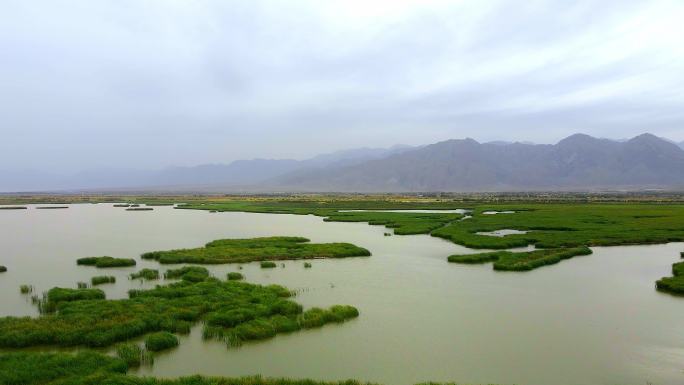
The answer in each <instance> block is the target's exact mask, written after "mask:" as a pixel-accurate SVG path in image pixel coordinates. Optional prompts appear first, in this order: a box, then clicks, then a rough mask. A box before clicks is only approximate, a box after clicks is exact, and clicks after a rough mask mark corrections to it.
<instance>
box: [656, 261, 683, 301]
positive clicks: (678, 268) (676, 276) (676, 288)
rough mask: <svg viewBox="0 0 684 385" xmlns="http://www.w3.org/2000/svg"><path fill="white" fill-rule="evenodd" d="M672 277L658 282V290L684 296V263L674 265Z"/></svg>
mask: <svg viewBox="0 0 684 385" xmlns="http://www.w3.org/2000/svg"><path fill="white" fill-rule="evenodd" d="M672 275H673V276H672V277H663V278H661V279H659V280H658V281H656V288H657V289H658V290H660V291H664V292H667V293H672V294H680V295H684V262H677V263H675V264H673V265H672Z"/></svg>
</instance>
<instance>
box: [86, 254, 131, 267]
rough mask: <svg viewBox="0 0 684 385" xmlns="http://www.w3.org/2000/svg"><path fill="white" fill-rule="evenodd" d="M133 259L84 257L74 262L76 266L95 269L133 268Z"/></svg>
mask: <svg viewBox="0 0 684 385" xmlns="http://www.w3.org/2000/svg"><path fill="white" fill-rule="evenodd" d="M135 263H136V262H135V259H132V258H114V257H108V256H104V257H85V258H79V259H77V260H76V264H77V265H84V266H95V267H100V268H104V267H125V266H135Z"/></svg>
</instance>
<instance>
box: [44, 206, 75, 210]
mask: <svg viewBox="0 0 684 385" xmlns="http://www.w3.org/2000/svg"><path fill="white" fill-rule="evenodd" d="M68 208H69V206H40V207H36V209H39V210H57V209H68Z"/></svg>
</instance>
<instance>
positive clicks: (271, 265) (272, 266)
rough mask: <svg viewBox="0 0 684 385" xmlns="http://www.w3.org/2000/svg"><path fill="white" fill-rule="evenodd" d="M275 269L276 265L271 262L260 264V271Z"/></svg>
mask: <svg viewBox="0 0 684 385" xmlns="http://www.w3.org/2000/svg"><path fill="white" fill-rule="evenodd" d="M274 267H276V263H275V262H273V261H263V262H261V268H262V269H273V268H274Z"/></svg>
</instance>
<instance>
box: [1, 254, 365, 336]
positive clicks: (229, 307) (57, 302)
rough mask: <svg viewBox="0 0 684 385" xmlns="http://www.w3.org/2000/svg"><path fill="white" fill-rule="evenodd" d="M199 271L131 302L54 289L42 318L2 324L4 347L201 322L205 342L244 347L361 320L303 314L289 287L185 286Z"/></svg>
mask: <svg viewBox="0 0 684 385" xmlns="http://www.w3.org/2000/svg"><path fill="white" fill-rule="evenodd" d="M194 268H196V267H195V266H188V267H187V268H181V269H177V270H178V271H181V270H183V271H185V274H182V275H180V277H182V278H183V280H182V281H180V282H176V283H172V284H170V285H167V286H157V287H156V288H154V289H149V290H131V291H129V299H117V300H106V299H105V294H104V292H103V291H102V290H100V289H66V288H53V289H51V290H50V291H49V292H48V293H47V294H46V295H45V296H44V299H43V301H41V304H40V307H41V316H39V317H37V318H32V317H2V318H0V347H5V348H22V347H31V346H42V345H57V346H78V345H84V346H89V347H104V346H109V345H112V344H115V343H117V342H122V341H126V340H129V339H132V338H135V337H138V336H142V335H145V334H148V333H154V332H160V331H165V332H169V333H189V332H190V327H191V326H192V324H194V323H197V322H199V321H204V322H205V331H204V336H205V338H219V339H223V340H225V341H226V342H227V343H229V345H237V344H239V343H241V342H242V341H246V340H251V339H261V338H268V337H272V336H274V335H275V334H277V333H282V332H291V331H295V330H299V329H306V328H311V327H318V326H322V325H323V324H325V323H329V322H342V321H345V320H347V319H351V318H355V317H357V316H358V310H356V309H355V308H353V307H352V306H333V307H331V308H330V309H328V310H324V309H309V310H307V311H303V309H302V306H301V305H299V304H298V303H296V302H293V301H291V300H289V299H288V297H290V296H291V295H292V294H291V292H290V291H289V290H287V289H285V288H284V287H282V286H277V285H269V286H261V285H254V284H249V283H245V282H240V281H220V280H218V279H216V278H212V277H207V278H205V279H204V280H202V281H199V282H194V281H193V280H194V279H195V278H194V277H193V278H192V279H189V280H188V279H185V277H186V276H187V275H188V274H189V273H194V275H195V276H196V275H197V272H196V271H194ZM205 270H206V269H205ZM174 274H176V273H174Z"/></svg>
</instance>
